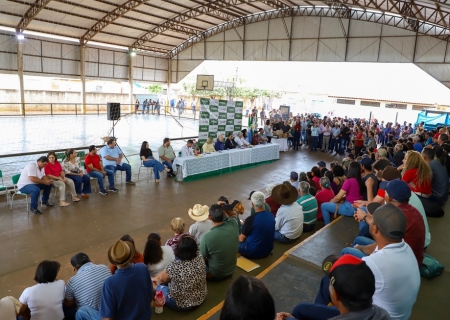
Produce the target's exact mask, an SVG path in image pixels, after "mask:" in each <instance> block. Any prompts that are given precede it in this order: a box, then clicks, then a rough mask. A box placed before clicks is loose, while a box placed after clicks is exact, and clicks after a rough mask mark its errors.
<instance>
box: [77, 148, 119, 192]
mask: <svg viewBox="0 0 450 320" xmlns="http://www.w3.org/2000/svg"><path fill="white" fill-rule="evenodd" d="M84 166H85V167H86V172H87V174H88V175H89V177H92V178H97V181H98V186H99V188H100V194H101V195H104V196H106V195H107V194H108V192H106V190H105V186H104V184H103V178H104V177H105V176H106V174H107V172H106V171H105V168H104V167H103V162H102V159H100V157H99V156H98V154H97V148H96V147H95V146H94V145H91V146H89V153H88V155H87V156H86V158H84ZM111 175H112V177H111ZM109 179H112V180H114V174H113V173H111V172H110V174H108V180H109Z"/></svg>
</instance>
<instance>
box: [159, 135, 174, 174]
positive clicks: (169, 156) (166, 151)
mask: <svg viewBox="0 0 450 320" xmlns="http://www.w3.org/2000/svg"><path fill="white" fill-rule="evenodd" d="M158 154H159V158H160V159H161V160H162V164H163V165H165V166H166V167H167V168H169V170H170V171H169V172H167V177H169V178H171V177H175V173H174V172H173V167H172V163H173V160H174V159H175V158H176V156H175V151H173V148H172V146H171V145H170V139H169V138H164V140H163V144H162V146H161V147H159V148H158Z"/></svg>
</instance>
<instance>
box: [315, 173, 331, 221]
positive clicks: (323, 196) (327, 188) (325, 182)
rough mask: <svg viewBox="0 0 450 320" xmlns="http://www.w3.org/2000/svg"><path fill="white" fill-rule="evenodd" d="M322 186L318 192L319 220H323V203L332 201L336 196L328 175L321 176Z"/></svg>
mask: <svg viewBox="0 0 450 320" xmlns="http://www.w3.org/2000/svg"><path fill="white" fill-rule="evenodd" d="M320 186H321V187H322V189H321V190H320V191H319V192H318V193H317V194H316V200H317V209H318V210H317V220H320V221H323V216H322V209H321V208H320V207H321V206H322V203H325V202H330V201H331V200H333V198H334V192H333V189H332V188H331V183H330V180H329V179H328V178H327V177H323V178H320Z"/></svg>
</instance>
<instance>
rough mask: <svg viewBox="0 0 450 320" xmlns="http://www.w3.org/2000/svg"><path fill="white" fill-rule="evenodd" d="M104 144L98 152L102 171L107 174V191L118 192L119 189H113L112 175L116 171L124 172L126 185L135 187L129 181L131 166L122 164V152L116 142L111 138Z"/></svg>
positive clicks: (133, 183)
mask: <svg viewBox="0 0 450 320" xmlns="http://www.w3.org/2000/svg"><path fill="white" fill-rule="evenodd" d="M106 144H107V145H106V146H105V147H103V148H102V149H101V150H100V155H101V158H102V160H103V163H104V164H105V168H104V170H105V171H106V173H107V174H108V182H109V191H112V192H117V191H119V189H116V188H115V187H114V173H115V172H116V171H117V170H119V171H125V172H126V179H125V181H126V184H129V185H135V184H136V183H135V182H133V181H131V166H130V165H129V164H128V163H123V161H122V159H123V152H122V150H120V149H119V147H118V146H116V141H115V140H114V139H112V138H111V139H109V140H108V142H107V143H106ZM108 171H109V172H108ZM111 178H112V179H111Z"/></svg>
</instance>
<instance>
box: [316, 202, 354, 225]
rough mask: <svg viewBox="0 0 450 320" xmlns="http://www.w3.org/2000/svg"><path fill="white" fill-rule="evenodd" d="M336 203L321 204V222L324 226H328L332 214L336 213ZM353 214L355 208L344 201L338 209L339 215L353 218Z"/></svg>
mask: <svg viewBox="0 0 450 320" xmlns="http://www.w3.org/2000/svg"><path fill="white" fill-rule="evenodd" d="M336 206H337V203H334V202H325V203H322V205H321V206H320V208H321V209H322V215H323V222H324V223H325V225H327V224H329V223H330V221H331V215H334V212H335V211H336ZM354 213H355V208H353V207H352V205H351V204H350V202H348V201H344V203H341V205H340V206H339V209H338V214H339V215H344V216H349V217H353V214H354Z"/></svg>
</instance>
